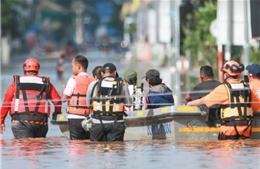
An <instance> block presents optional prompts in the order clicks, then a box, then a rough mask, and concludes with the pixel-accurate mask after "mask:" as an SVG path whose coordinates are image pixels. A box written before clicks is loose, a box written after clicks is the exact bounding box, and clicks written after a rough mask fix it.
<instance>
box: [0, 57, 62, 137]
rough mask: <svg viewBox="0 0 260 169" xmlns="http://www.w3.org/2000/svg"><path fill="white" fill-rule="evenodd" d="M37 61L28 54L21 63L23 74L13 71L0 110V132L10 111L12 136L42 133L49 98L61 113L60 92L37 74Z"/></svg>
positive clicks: (40, 135)
mask: <svg viewBox="0 0 260 169" xmlns="http://www.w3.org/2000/svg"><path fill="white" fill-rule="evenodd" d="M39 70H40V63H39V62H38V60H37V59H35V58H28V59H26V60H25V62H24V64H23V71H24V75H21V76H19V75H14V81H13V82H12V83H11V84H10V86H9V87H8V89H7V91H6V93H5V98H4V101H3V104H2V107H1V112H0V133H1V134H2V133H3V132H4V130H5V123H4V121H5V118H6V116H7V114H8V112H9V113H10V115H11V117H12V119H11V122H12V125H11V127H12V132H13V135H14V137H15V139H20V138H40V137H46V135H47V132H48V117H49V116H50V115H51V112H50V111H51V105H50V103H49V102H50V101H51V102H52V104H53V106H54V109H55V112H54V113H52V116H53V119H55V118H56V117H57V114H61V108H62V107H61V106H62V105H61V101H60V95H59V93H58V92H57V90H56V88H55V87H54V85H53V84H52V83H51V82H50V79H49V78H48V77H43V76H40V75H39V74H38V73H39Z"/></svg>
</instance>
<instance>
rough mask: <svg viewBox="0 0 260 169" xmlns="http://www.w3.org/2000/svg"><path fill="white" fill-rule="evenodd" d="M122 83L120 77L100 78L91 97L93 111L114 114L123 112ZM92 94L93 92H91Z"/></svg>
mask: <svg viewBox="0 0 260 169" xmlns="http://www.w3.org/2000/svg"><path fill="white" fill-rule="evenodd" d="M122 85H123V81H122V79H121V78H112V77H105V78H104V79H100V80H99V81H98V82H97V83H96V85H95V87H94V90H95V91H93V92H95V97H94V98H93V101H92V105H93V112H94V113H101V114H114V113H116V114H117V113H122V114H123V113H124V98H123V97H122V92H123V91H122ZM92 96H93V94H92Z"/></svg>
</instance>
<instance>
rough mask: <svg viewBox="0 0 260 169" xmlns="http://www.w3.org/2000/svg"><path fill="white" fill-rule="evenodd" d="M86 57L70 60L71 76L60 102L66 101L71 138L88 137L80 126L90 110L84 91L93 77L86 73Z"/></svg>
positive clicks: (80, 56) (87, 133)
mask: <svg viewBox="0 0 260 169" xmlns="http://www.w3.org/2000/svg"><path fill="white" fill-rule="evenodd" d="M87 68H88V59H87V58H86V57H85V56H83V55H78V56H76V57H75V58H74V59H72V61H71V69H72V73H73V76H72V77H71V78H70V79H69V80H68V82H67V85H66V87H64V89H63V94H62V97H61V100H62V102H66V101H68V105H67V110H66V111H67V113H68V116H67V118H68V123H69V132H70V139H71V140H84V139H89V132H86V131H85V130H84V129H83V127H82V126H81V122H82V121H83V120H84V119H86V118H87V117H88V116H89V114H90V113H91V112H92V109H91V108H88V107H87V106H86V93H87V90H88V86H89V84H90V83H91V82H92V81H95V79H94V78H93V77H92V76H89V75H88V74H87Z"/></svg>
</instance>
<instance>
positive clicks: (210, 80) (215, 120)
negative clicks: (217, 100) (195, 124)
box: [185, 65, 221, 126]
mask: <svg viewBox="0 0 260 169" xmlns="http://www.w3.org/2000/svg"><path fill="white" fill-rule="evenodd" d="M200 80H201V83H199V84H198V85H196V86H195V87H194V88H193V90H192V91H191V92H189V93H188V94H187V95H186V96H185V99H186V101H187V102H189V101H192V100H196V99H200V98H202V97H204V96H206V95H207V94H209V92H211V91H212V90H213V89H215V88H216V87H217V86H218V85H220V84H221V83H220V82H219V81H217V80H214V74H213V69H212V67H211V66H208V65H204V66H201V67H200ZM202 109H203V110H205V111H206V112H209V113H208V120H207V122H208V125H209V126H218V125H219V106H218V105H215V106H212V107H211V108H210V109H208V108H207V106H202Z"/></svg>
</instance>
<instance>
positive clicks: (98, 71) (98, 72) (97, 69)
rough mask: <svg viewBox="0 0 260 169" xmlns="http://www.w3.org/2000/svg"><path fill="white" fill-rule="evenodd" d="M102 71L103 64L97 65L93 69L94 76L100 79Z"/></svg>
mask: <svg viewBox="0 0 260 169" xmlns="http://www.w3.org/2000/svg"><path fill="white" fill-rule="evenodd" d="M101 71H102V66H96V67H95V68H94V69H93V70H92V74H93V77H94V78H95V79H96V80H97V79H100V78H101V77H102V76H101Z"/></svg>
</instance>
